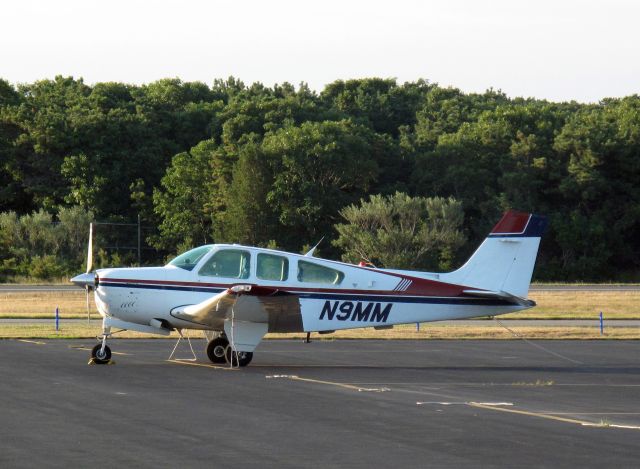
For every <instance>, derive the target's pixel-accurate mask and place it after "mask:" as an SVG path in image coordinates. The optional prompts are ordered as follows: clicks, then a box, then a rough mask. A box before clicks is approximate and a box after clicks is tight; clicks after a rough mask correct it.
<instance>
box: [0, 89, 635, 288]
mask: <svg viewBox="0 0 640 469" xmlns="http://www.w3.org/2000/svg"><path fill="white" fill-rule="evenodd" d="M0 170H1V171H0V212H2V215H1V216H0V264H1V265H2V270H1V271H0V275H2V276H3V277H10V276H12V275H29V274H30V273H31V274H33V275H39V276H42V277H47V276H52V275H56V274H60V273H67V272H70V271H73V270H74V269H76V270H77V269H79V268H80V267H81V264H82V258H83V257H84V247H81V246H80V244H82V243H80V244H78V243H76V242H75V241H74V242H72V240H80V241H82V242H84V240H86V223H85V222H86V220H88V219H89V218H91V217H95V219H98V220H101V221H114V222H117V221H122V222H131V221H135V219H136V217H137V215H138V214H140V215H141V216H142V219H143V222H144V224H145V225H147V226H153V227H156V229H155V232H154V233H152V234H149V236H148V237H147V239H148V241H149V242H150V243H152V244H153V245H154V246H155V247H157V248H160V249H163V250H164V251H163V252H165V253H166V252H176V251H178V250H180V249H183V248H186V247H189V246H193V245H197V244H200V243H205V242H241V243H249V244H256V245H269V246H278V247H281V248H285V249H290V250H298V251H299V250H301V249H303V248H304V247H305V246H309V245H313V244H315V243H316V242H317V241H318V240H319V239H320V238H322V237H323V236H324V237H325V239H326V241H324V242H323V243H322V244H321V246H320V248H319V251H320V252H321V253H322V254H323V255H324V256H330V257H334V258H338V257H340V256H344V258H345V259H350V260H353V261H356V260H357V259H356V257H357V256H356V254H358V253H359V251H358V250H356V248H355V247H354V246H355V245H354V244H353V242H355V241H354V240H355V239H357V238H358V236H360V241H361V242H362V240H363V239H364V238H362V236H364V235H363V232H362V231H360V233H359V234H356V233H355V232H353V227H352V228H348V226H349V223H351V225H353V224H354V221H353V220H355V219H357V212H358V210H365V209H366V208H367V207H368V208H372V205H371V204H378V205H384V203H385V201H386V202H388V203H396V204H399V205H400V206H403V207H404V209H406V210H409V212H407V213H405V214H398V215H397V216H395V220H400V219H402V217H408V219H409V218H411V217H415V216H416V214H420V216H421V217H422V219H421V222H420V225H419V226H418V225H416V226H415V230H416V231H415V232H414V233H409V234H407V233H401V232H400V231H401V230H400V231H399V229H398V228H397V226H395V225H389V226H388V229H387V228H385V230H386V231H384V232H382V231H380V228H378V232H376V233H374V234H371V233H370V237H369V238H368V242H369V243H370V244H369V250H368V251H367V252H366V255H367V256H369V257H371V258H373V259H378V261H381V260H382V259H383V258H384V255H389V256H391V254H392V253H391V252H387V251H385V252H384V253H382V252H378V253H376V252H372V251H371V249H380V250H382V249H385V250H386V249H387V248H385V247H384V246H391V245H394V244H393V241H392V240H391V238H393V237H395V238H396V239H397V240H401V239H405V240H406V241H407V243H408V244H407V246H409V245H411V246H413V248H418V250H419V252H420V255H419V256H417V257H415V256H413V257H407V255H406V252H401V251H400V252H398V253H397V256H396V257H392V256H391V257H389V259H387V260H384V261H383V262H384V263H385V265H386V264H387V263H389V264H393V263H399V264H403V265H395V267H415V268H422V267H428V268H438V267H440V268H449V267H453V266H455V265H456V264H457V263H459V262H460V261H461V260H463V259H464V258H465V257H466V256H467V255H468V254H469V253H470V252H471V251H472V250H473V249H474V248H475V246H476V245H477V244H478V242H479V241H480V240H481V239H482V238H483V237H484V236H485V235H486V233H487V232H488V230H489V229H490V228H491V226H492V225H493V224H494V223H495V222H496V220H497V219H498V218H499V216H500V213H501V212H503V211H504V210H505V209H508V208H516V209H520V210H532V211H536V212H538V213H543V214H546V215H548V216H549V217H550V220H551V224H550V230H549V232H548V234H547V236H546V237H545V239H544V241H543V246H542V251H541V256H540V259H539V266H538V269H537V274H536V275H537V278H538V279H547V280H613V279H620V280H629V279H634V280H638V278H639V277H640V275H638V273H639V267H640V241H638V240H639V239H640V97H638V96H630V97H627V98H624V99H604V100H603V101H602V102H600V103H598V104H579V103H575V102H571V103H551V102H547V101H541V100H535V99H521V98H516V99H510V98H508V97H506V96H505V95H504V94H502V93H500V92H496V91H493V90H489V91H487V92H485V93H483V94H473V93H463V92H461V91H460V90H458V89H454V88H442V87H439V86H437V85H434V84H431V83H428V82H426V81H418V82H414V83H405V84H402V85H399V84H397V83H396V81H395V80H389V79H375V78H374V79H363V80H349V81H336V82H334V83H332V84H330V85H328V86H327V87H326V88H325V89H324V90H322V92H320V93H315V92H313V91H311V90H310V89H309V88H308V87H307V86H305V85H304V84H303V85H301V86H299V87H297V88H295V87H293V86H291V85H289V84H283V85H276V86H274V87H272V88H270V87H265V86H263V85H261V84H258V83H256V84H253V85H250V86H247V85H245V84H243V83H242V82H240V81H238V80H236V79H233V78H230V79H228V80H226V81H223V80H216V81H215V82H214V83H213V84H212V86H208V85H206V84H203V83H197V82H196V83H185V82H182V81H180V80H178V79H165V80H160V81H157V82H154V83H151V84H148V85H143V86H134V85H127V84H123V83H98V84H95V85H93V86H89V85H87V84H85V83H84V82H83V81H82V80H81V79H73V78H65V77H56V78H55V79H53V80H42V81H37V82H35V83H32V84H21V85H18V86H13V85H11V84H10V83H8V82H6V81H4V80H0ZM396 193H398V194H396ZM434 204H435V205H434ZM438 204H439V206H438V207H439V208H438V207H436V206H437V205H438ZM429 207H432V208H431V211H429V210H428V209H429ZM438 209H439V210H440V212H441V213H442V211H443V210H444V211H445V213H447V217H449V218H447V219H446V220H445V221H444V222H446V223H447V224H448V225H447V226H448V227H451V229H452V230H453V231H452V233H457V234H456V235H455V236H454V235H451V236H453V237H451V236H448V237H447V236H445V237H444V238H441V239H440V241H438V243H440V244H438V243H436V244H434V245H431V244H429V242H430V241H429V240H430V239H431V238H429V237H428V236H427V233H429V232H431V233H432V235H434V236H435V235H436V234H437V230H438V226H441V225H438V223H444V222H443V221H442V220H440V219H439V218H438V216H436V213H437V211H438ZM72 214H73V215H72ZM462 216H463V218H462V219H461V218H460V217H462ZM74 217H75V218H74ZM83 217H84V218H83ZM72 218H73V219H82V221H83V223H79V224H75V225H74V223H72V222H71V219H72ZM352 219H353V220H352ZM438 220H440V221H438ZM345 221H347V222H348V223H347V224H345ZM425 221H426V223H425ZM46 226H49V230H50V231H51V232H50V233H48V234H46V236H45V235H44V234H43V235H42V236H41V237H40V238H38V236H37V235H36V234H35V233H36V231H38V230H40V232H41V233H44V231H46V228H45V227H46ZM66 226H77V232H75V231H74V232H73V234H66V235H64V234H61V233H62V231H61V230H62V229H63V227H66ZM19 227H20V228H19ZM36 227H40V228H37V229H36ZM65 229H66V228H65ZM21 230H22V231H21ZM34 230H35V231H34ZM56 230H57V231H56ZM430 230H431V231H430ZM434 230H435V231H434ZM69 233H70V232H69ZM347 235H348V236H350V237H351V238H350V239H351V241H345V239H346V238H345V236H347ZM403 236H404V237H405V238H403ZM435 237H436V239H437V236H435ZM41 238H42V239H41ZM376 238H377V239H376ZM56 240H57V241H56ZM420 240H424V242H425V246H426V247H428V248H429V250H430V251H432V252H429V251H427V252H423V251H424V249H421V246H420V245H419V244H420ZM465 240H466V241H465ZM374 241H375V242H377V243H378V244H375V242H374ZM349 243H351V244H349ZM416 243H417V244H416ZM447 243H448V244H447ZM356 244H357V243H356ZM399 245H400V242H398V243H396V245H395V246H396V247H397V246H399ZM376 246H377V247H376ZM358 249H360V250H361V248H358ZM358 255H363V254H361V253H360V254H358ZM403 259H404V260H403ZM407 259H409V260H407ZM405 261H406V262H405ZM56 266H57V267H56ZM38 272H39V273H38Z"/></svg>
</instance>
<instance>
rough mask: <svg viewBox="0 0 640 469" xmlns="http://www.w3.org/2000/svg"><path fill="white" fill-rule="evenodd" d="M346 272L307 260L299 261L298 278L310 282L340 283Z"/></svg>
mask: <svg viewBox="0 0 640 469" xmlns="http://www.w3.org/2000/svg"><path fill="white" fill-rule="evenodd" d="M342 279H344V274H343V273H342V272H340V271H339V270H335V269H331V268H329V267H325V266H323V265H318V264H314V263H312V262H307V261H298V280H299V281H301V282H309V283H330V284H332V285H340V283H342Z"/></svg>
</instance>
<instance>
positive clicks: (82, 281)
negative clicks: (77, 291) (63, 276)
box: [71, 272, 96, 287]
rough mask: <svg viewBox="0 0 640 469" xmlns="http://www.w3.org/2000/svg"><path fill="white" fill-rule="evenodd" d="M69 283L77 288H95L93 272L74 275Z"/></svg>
mask: <svg viewBox="0 0 640 469" xmlns="http://www.w3.org/2000/svg"><path fill="white" fill-rule="evenodd" d="M71 282H72V283H74V284H75V285H77V286H79V287H95V286H96V274H95V273H94V272H90V273H86V274H80V275H76V276H75V277H73V278H72V279H71Z"/></svg>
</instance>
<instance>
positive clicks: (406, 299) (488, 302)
mask: <svg viewBox="0 0 640 469" xmlns="http://www.w3.org/2000/svg"><path fill="white" fill-rule="evenodd" d="M99 286H103V287H116V288H141V289H144V290H173V291H188V292H204V293H220V292H221V291H224V290H226V288H219V287H195V286H177V285H148V284H140V283H121V282H107V281H101V282H100V285H99ZM230 286H231V285H230ZM289 293H291V294H292V295H297V296H299V297H300V298H305V299H312V300H344V301H346V300H349V301H368V302H378V303H424V304H443V305H447V304H448V305H478V306H509V305H513V303H511V302H509V301H505V300H501V299H494V298H469V297H455V296H448V297H442V296H404V295H359V294H354V293H333V292H332V293H321V292H319V293H308V292H296V291H291V292H289Z"/></svg>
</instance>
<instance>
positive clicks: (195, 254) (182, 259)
mask: <svg viewBox="0 0 640 469" xmlns="http://www.w3.org/2000/svg"><path fill="white" fill-rule="evenodd" d="M211 249H213V246H200V247H199V248H195V249H191V250H190V251H187V252H184V253H182V254H180V255H179V256H178V257H176V258H175V259H173V260H172V261H171V262H169V264H168V265H174V266H176V267H180V268H181V269H185V270H193V268H194V267H195V266H196V264H197V263H198V262H199V261H200V259H202V256H204V255H205V254H207V253H208V252H209V251H211Z"/></svg>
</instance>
